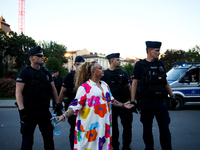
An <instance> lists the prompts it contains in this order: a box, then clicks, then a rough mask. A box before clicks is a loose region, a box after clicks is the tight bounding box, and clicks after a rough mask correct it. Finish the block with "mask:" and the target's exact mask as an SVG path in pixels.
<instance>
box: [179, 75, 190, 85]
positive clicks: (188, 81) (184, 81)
mask: <svg viewBox="0 0 200 150" xmlns="http://www.w3.org/2000/svg"><path fill="white" fill-rule="evenodd" d="M180 83H188V84H189V83H190V77H184V78H182V79H181V81H180Z"/></svg>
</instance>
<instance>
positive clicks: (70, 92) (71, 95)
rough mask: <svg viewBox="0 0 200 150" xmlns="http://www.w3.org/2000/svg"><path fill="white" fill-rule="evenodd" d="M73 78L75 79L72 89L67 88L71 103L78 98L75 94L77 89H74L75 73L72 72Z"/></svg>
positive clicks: (67, 95)
mask: <svg viewBox="0 0 200 150" xmlns="http://www.w3.org/2000/svg"><path fill="white" fill-rule="evenodd" d="M69 74H70V75H71V76H72V79H73V81H72V82H73V84H72V85H71V87H68V88H67V91H66V97H67V98H68V99H69V100H70V102H71V101H72V100H73V99H74V98H75V96H76V93H75V89H74V76H75V71H71V72H70V73H69Z"/></svg>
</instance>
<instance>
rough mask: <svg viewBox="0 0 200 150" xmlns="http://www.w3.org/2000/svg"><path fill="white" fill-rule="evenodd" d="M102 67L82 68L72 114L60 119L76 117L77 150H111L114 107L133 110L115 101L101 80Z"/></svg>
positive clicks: (78, 72) (76, 81) (79, 72)
mask: <svg viewBox="0 0 200 150" xmlns="http://www.w3.org/2000/svg"><path fill="white" fill-rule="evenodd" d="M103 76H104V73H103V68H102V66H101V65H100V64H99V63H97V62H96V61H93V62H85V63H84V64H82V65H81V66H80V67H79V69H78V70H77V72H76V75H75V90H76V91H77V93H76V97H75V99H74V100H73V101H72V103H71V104H70V105H69V108H68V110H67V111H66V112H65V113H64V114H63V115H62V116H58V119H59V121H62V120H64V119H65V118H67V117H69V116H71V115H74V114H76V115H77V118H76V127H75V135H74V150H97V149H98V150H111V141H112V121H111V120H112V119H111V117H112V116H111V110H112V107H111V104H113V105H115V106H118V107H124V109H126V108H128V109H130V108H132V107H133V106H134V105H132V104H130V103H125V104H123V103H120V102H118V101H117V100H115V99H114V98H113V97H112V94H111V93H110V89H109V86H108V85H107V84H106V83H105V82H104V81H101V80H100V79H101V78H102V77H103Z"/></svg>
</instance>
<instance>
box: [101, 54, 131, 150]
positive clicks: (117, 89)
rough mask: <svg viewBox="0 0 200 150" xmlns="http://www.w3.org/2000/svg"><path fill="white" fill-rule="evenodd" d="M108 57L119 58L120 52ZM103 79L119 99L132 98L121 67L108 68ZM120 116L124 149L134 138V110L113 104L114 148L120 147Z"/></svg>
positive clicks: (123, 101)
mask: <svg viewBox="0 0 200 150" xmlns="http://www.w3.org/2000/svg"><path fill="white" fill-rule="evenodd" d="M107 58H108V59H111V58H119V53H114V54H110V55H108V56H107ZM101 80H103V81H105V82H106V83H107V84H108V85H109V87H110V90H111V93H112V95H113V97H114V98H115V99H116V100H117V101H119V102H122V103H125V102H127V101H129V100H130V90H129V88H128V86H127V84H129V81H128V75H127V73H126V72H125V71H123V70H121V69H119V68H118V69H116V70H114V71H112V70H109V69H107V70H105V71H104V76H103V77H102V79H101ZM118 117H120V118H121V124H122V126H123V134H122V139H123V149H129V145H130V143H131V139H132V121H133V115H132V111H131V110H130V109H125V108H119V107H115V106H112V125H113V126H112V130H113V131H112V133H113V136H112V147H113V148H114V150H118V149H119V144H120V143H119V141H118V139H119V129H118Z"/></svg>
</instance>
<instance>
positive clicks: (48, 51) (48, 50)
mask: <svg viewBox="0 0 200 150" xmlns="http://www.w3.org/2000/svg"><path fill="white" fill-rule="evenodd" d="M38 44H39V45H40V46H41V47H42V49H43V53H44V55H45V56H46V57H45V58H46V60H47V59H48V58H49V57H55V58H57V59H58V60H59V63H60V65H62V64H63V63H67V62H68V60H67V58H66V57H65V53H66V49H67V48H66V47H65V46H64V45H60V44H57V43H56V42H53V41H50V42H45V41H43V42H39V43H38ZM46 60H45V61H46Z"/></svg>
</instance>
